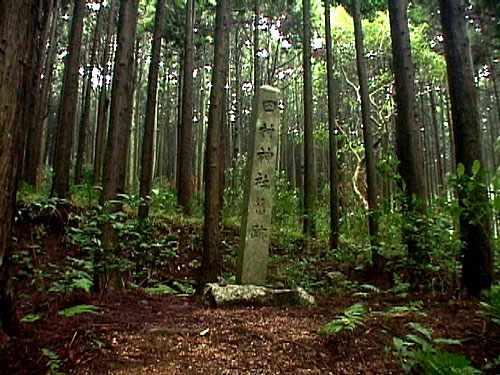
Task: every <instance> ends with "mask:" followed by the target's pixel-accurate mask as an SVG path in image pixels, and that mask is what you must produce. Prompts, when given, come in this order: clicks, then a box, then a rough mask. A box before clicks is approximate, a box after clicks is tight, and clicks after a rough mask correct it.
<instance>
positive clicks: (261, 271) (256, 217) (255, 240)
mask: <svg viewBox="0 0 500 375" xmlns="http://www.w3.org/2000/svg"><path fill="white" fill-rule="evenodd" d="M279 97H280V91H279V90H278V89H276V88H273V87H271V86H262V87H261V88H260V90H259V95H258V98H257V99H255V100H256V102H255V108H254V114H253V116H252V126H251V134H250V146H249V151H248V166H247V171H246V174H247V181H246V186H245V195H244V202H243V221H242V225H241V237H240V251H239V253H238V264H237V269H236V282H237V283H238V284H250V285H265V284H266V279H267V257H268V249H269V239H270V234H271V217H272V211H273V190H274V180H275V174H276V173H275V169H276V157H277V153H278V137H279V134H278V133H279V121H280V120H279V108H278V102H279Z"/></svg>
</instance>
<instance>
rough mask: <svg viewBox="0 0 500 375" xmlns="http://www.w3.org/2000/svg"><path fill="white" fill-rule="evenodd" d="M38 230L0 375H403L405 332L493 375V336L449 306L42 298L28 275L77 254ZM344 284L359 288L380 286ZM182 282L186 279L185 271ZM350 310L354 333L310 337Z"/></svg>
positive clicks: (481, 320) (486, 325) (486, 324)
mask: <svg viewBox="0 0 500 375" xmlns="http://www.w3.org/2000/svg"><path fill="white" fill-rule="evenodd" d="M36 220H38V222H36ZM36 220H35V221H33V220H29V221H26V220H20V221H18V223H17V226H16V231H15V234H16V237H17V241H16V247H17V249H16V251H18V252H21V253H23V254H26V253H29V252H31V251H32V245H30V244H33V241H34V240H33V238H34V237H35V234H34V232H33V231H34V229H36V228H37V227H38V225H39V223H40V218H38V219H36ZM44 220H45V219H41V221H42V222H43V221H44ZM46 227H47V228H48V229H46V230H45V231H44V234H43V236H42V237H43V240H42V243H43V245H42V247H43V248H44V249H45V250H44V251H40V252H39V253H38V256H37V259H36V261H35V262H36V267H33V266H30V267H32V269H26V265H20V266H19V267H18V269H17V281H16V289H17V295H18V304H17V306H16V309H17V312H18V315H19V317H26V316H27V315H29V314H32V316H36V319H34V320H35V321H32V322H29V321H25V322H21V323H20V327H19V332H18V333H17V334H16V335H15V336H13V337H10V338H8V340H7V341H6V345H5V346H4V347H3V349H1V350H0V374H1V375H24V374H26V375H39V374H40V375H41V374H44V375H45V374H50V375H55V374H68V373H70V374H76V375H87V374H88V375H105V374H113V375H131V374H165V375H166V374H174V375H175V374H205V375H212V374H213V375H217V374H269V375H270V374H334V375H341V374H342V375H350V374H381V375H382V374H404V373H405V372H404V371H403V369H402V367H401V365H400V364H399V363H397V360H398V359H401V358H398V357H396V356H395V352H394V349H391V348H393V339H394V338H395V337H399V338H402V339H405V337H406V335H407V334H410V333H412V331H411V328H410V325H409V324H408V323H411V322H413V323H419V324H420V325H421V326H423V327H426V328H428V329H429V330H430V331H432V335H433V337H436V338H437V337H444V338H447V339H458V340H460V341H461V345H447V346H445V347H444V348H445V349H447V350H450V351H453V352H454V353H458V354H462V355H465V356H466V357H467V358H469V359H470V361H471V363H472V364H473V365H474V366H475V367H476V368H482V369H483V373H484V374H491V375H493V374H500V364H498V363H496V365H494V363H495V361H498V358H499V354H500V329H499V327H498V326H497V325H495V323H493V322H492V321H491V319H490V317H488V316H487V315H484V314H481V312H480V307H479V305H478V302H477V301H470V300H461V299H457V298H453V296H451V295H449V294H448V295H446V294H439V293H438V294H431V293H424V292H422V293H415V294H407V295H401V294H397V293H395V292H392V291H391V292H383V291H377V292H376V293H352V292H345V293H337V294H322V295H316V299H317V306H316V307H309V308H305V307H256V306H247V307H241V306H240V307H228V308H220V309H216V308H212V307H207V306H204V305H203V303H202V301H201V299H200V298H199V297H187V296H182V295H165V296H163V295H149V294H147V293H146V292H145V291H144V290H136V291H133V292H127V293H116V292H115V293H108V294H104V295H93V294H89V293H85V292H83V291H82V292H78V291H72V292H67V293H63V292H57V293H56V292H52V293H47V292H43V293H42V292H40V291H39V290H40V289H41V288H40V283H43V282H44V278H43V277H36V272H35V271H34V270H35V269H42V270H43V269H49V268H54V267H56V265H57V264H61V263H64V262H65V261H66V259H67V255H71V254H73V255H74V256H76V255H77V253H78V249H75V248H74V247H72V246H68V244H67V243H65V241H64V236H63V233H62V231H61V228H57V225H56V226H55V227H53V226H51V225H46ZM178 229H179V228H174V229H172V228H169V231H172V230H174V231H176V230H178ZM197 230H199V228H198V229H196V228H191V229H189V232H192V231H195V232H196V231H197ZM224 233H225V236H226V238H225V240H226V241H229V242H231V241H232V242H237V233H236V232H235V231H225V232H224ZM30 246H31V248H30ZM186 249H188V250H186V253H185V254H184V256H180V257H178V258H177V259H176V262H177V263H175V264H172V265H170V266H169V269H170V270H171V271H172V272H171V274H172V277H175V278H176V279H178V278H179V277H180V274H179V270H181V269H182V267H184V268H185V265H186V264H189V263H190V262H192V261H193V260H194V259H196V258H197V254H198V251H197V246H187V247H186ZM183 265H184V266H183ZM38 272H40V271H38ZM367 272H368V271H367ZM353 275H356V273H352V275H350V277H358V278H360V282H366V279H374V278H378V276H374V275H372V274H365V275H360V274H359V273H358V274H357V276H353ZM164 276H165V275H164ZM187 276H190V277H192V276H193V275H189V272H187V271H186V272H185V274H184V277H187ZM376 281H377V280H374V281H373V282H372V284H374V285H376V284H377V283H376ZM356 302H363V303H364V304H365V306H367V309H368V312H367V313H366V314H365V315H363V317H362V322H361V323H360V324H357V325H356V327H355V328H354V329H353V330H349V329H346V330H342V331H341V332H339V333H336V334H333V335H330V336H328V337H325V336H322V335H319V334H318V331H319V330H320V329H321V328H322V327H323V326H324V325H325V324H326V323H328V322H329V321H331V320H332V319H333V318H334V317H336V316H338V315H339V314H341V312H342V311H343V310H344V309H346V308H348V307H349V306H351V305H353V304H354V303H356ZM82 304H86V305H94V306H98V307H99V312H98V313H85V314H78V315H74V316H62V315H61V314H60V311H61V310H62V309H66V308H68V307H72V306H77V305H82ZM28 320H29V319H28ZM0 341H1V340H0ZM4 341H5V340H4ZM488 364H489V366H487V365H488Z"/></svg>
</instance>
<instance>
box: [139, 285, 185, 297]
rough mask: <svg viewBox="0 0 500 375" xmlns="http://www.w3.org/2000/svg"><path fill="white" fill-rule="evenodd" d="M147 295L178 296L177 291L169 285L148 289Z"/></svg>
mask: <svg viewBox="0 0 500 375" xmlns="http://www.w3.org/2000/svg"><path fill="white" fill-rule="evenodd" d="M145 290H146V293H148V294H152V295H164V294H176V293H177V291H176V290H175V289H173V288H171V287H169V286H168V285H158V286H157V287H154V288H146V289H145Z"/></svg>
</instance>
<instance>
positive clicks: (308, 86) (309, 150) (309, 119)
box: [302, 0, 316, 235]
mask: <svg viewBox="0 0 500 375" xmlns="http://www.w3.org/2000/svg"><path fill="white" fill-rule="evenodd" d="M302 8H303V9H302V17H303V18H302V21H303V51H302V52H303V67H304V233H305V234H306V235H314V232H315V225H314V213H315V205H316V178H315V171H314V168H315V166H314V139H313V131H314V129H313V103H312V100H313V97H312V69H311V0H302Z"/></svg>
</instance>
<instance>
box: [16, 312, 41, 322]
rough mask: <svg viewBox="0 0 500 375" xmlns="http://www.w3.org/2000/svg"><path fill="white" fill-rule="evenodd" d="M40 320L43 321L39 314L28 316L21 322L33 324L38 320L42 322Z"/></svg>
mask: <svg viewBox="0 0 500 375" xmlns="http://www.w3.org/2000/svg"><path fill="white" fill-rule="evenodd" d="M40 319H42V317H41V316H40V315H38V314H28V315H26V316H25V317H23V318H22V319H21V322H23V323H33V322H36V321H37V320H40Z"/></svg>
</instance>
